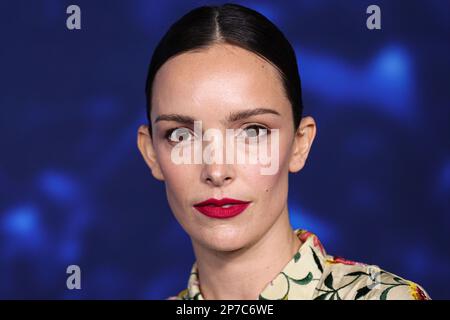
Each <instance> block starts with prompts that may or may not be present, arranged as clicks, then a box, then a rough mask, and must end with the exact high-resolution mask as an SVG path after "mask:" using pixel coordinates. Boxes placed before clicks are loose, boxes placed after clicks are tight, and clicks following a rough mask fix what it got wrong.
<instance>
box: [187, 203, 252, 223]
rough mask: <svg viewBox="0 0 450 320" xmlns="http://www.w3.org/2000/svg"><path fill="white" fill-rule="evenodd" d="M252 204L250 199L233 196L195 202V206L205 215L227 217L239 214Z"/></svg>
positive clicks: (219, 217)
mask: <svg viewBox="0 0 450 320" xmlns="http://www.w3.org/2000/svg"><path fill="white" fill-rule="evenodd" d="M249 205H250V201H241V200H236V199H231V198H223V199H220V200H218V199H214V198H210V199H208V200H205V201H202V202H199V203H196V204H194V208H195V209H197V211H199V212H200V213H203V214H204V215H205V216H208V217H211V218H218V219H225V218H231V217H234V216H237V215H238V214H240V213H242V212H243V211H244V210H245V209H247V207H248V206H249Z"/></svg>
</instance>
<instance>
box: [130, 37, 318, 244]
mask: <svg viewBox="0 0 450 320" xmlns="http://www.w3.org/2000/svg"><path fill="white" fill-rule="evenodd" d="M256 109H259V110H262V109H267V110H265V111H262V112H258V113H255V112H254V111H255V110H256ZM252 110H253V111H252ZM233 115H234V117H233ZM236 115H238V116H236ZM151 119H152V136H151V137H150V136H149V135H148V133H147V132H146V126H141V128H140V129H139V138H138V145H139V148H140V150H141V152H142V154H143V156H144V158H145V160H146V161H147V163H148V165H149V166H150V167H151V169H152V173H153V175H154V176H155V177H156V178H158V179H160V180H164V181H165V186H166V193H167V198H168V201H169V204H170V207H171V209H172V211H173V213H174V215H175V217H176V219H177V220H178V222H179V223H180V224H181V225H182V227H183V228H184V229H185V231H186V232H187V233H188V234H189V235H190V237H191V238H192V240H193V241H195V242H197V243H198V244H200V245H203V246H206V247H208V248H211V249H215V250H220V251H232V250H236V249H240V248H243V247H246V246H249V245H250V244H252V243H255V242H256V241H257V240H258V239H259V238H260V237H261V236H262V235H263V234H264V233H266V232H267V231H268V230H269V229H270V228H271V226H272V225H274V223H275V222H276V220H277V219H278V218H279V217H280V215H281V214H287V211H286V210H285V209H286V205H287V193H288V173H289V171H298V170H300V169H301V168H302V167H303V164H304V161H305V160H306V157H307V154H308V151H309V148H310V145H311V143H312V140H313V138H314V135H315V127H314V120H312V118H310V117H306V118H304V119H303V120H302V124H301V125H300V127H299V129H298V131H295V130H294V126H293V115H292V110H291V106H290V102H289V100H288V99H287V97H286V94H285V91H284V89H283V86H282V82H281V80H280V76H279V73H278V72H277V70H276V69H275V68H274V67H273V66H272V65H271V64H270V63H268V62H267V61H265V60H264V59H262V58H260V57H258V56H257V55H256V54H254V53H252V52H250V51H247V50H245V49H242V48H240V47H236V46H232V45H228V44H220V45H214V46H211V47H209V48H207V49H202V50H201V51H195V52H194V51H191V52H187V53H183V54H181V55H178V56H175V57H173V58H171V59H170V60H168V61H167V62H166V63H165V64H164V65H163V66H162V67H161V68H160V69H159V70H158V72H157V74H156V77H155V80H154V83H153V91H152V111H151ZM191 120H198V121H201V125H202V130H203V131H206V130H208V129H212V128H213V129H218V130H220V132H222V133H223V137H225V136H226V135H225V130H226V129H237V131H236V132H240V133H239V134H240V136H241V137H242V134H244V135H246V134H249V135H250V136H251V134H252V133H256V134H261V132H263V131H260V129H259V128H267V129H268V132H270V130H271V129H278V133H279V140H278V145H277V149H278V150H277V151H278V170H276V171H275V172H274V173H273V174H269V175H264V174H261V167H267V165H261V164H248V163H236V161H234V162H233V163H224V164H217V163H212V164H207V163H200V164H198V163H197V164H195V163H194V164H183V163H182V164H179V163H175V162H174V161H173V154H172V151H173V149H174V148H175V147H176V146H177V145H178V147H179V146H180V145H179V143H184V144H186V143H187V144H189V143H191V142H190V141H193V140H194V139H195V138H194V134H193V132H194V127H193V124H192V123H191V122H190V121H191ZM250 128H251V129H253V130H254V131H251V130H250ZM239 129H241V131H239ZM305 130H306V131H307V134H303V135H302V134H300V131H305ZM180 136H181V137H182V138H183V139H184V141H182V142H178V141H179V140H180V139H179V137H180ZM197 138H198V137H197ZM266 138H267V139H269V140H270V133H269V135H268V136H266ZM191 139H192V140H191ZM271 143H274V142H271ZM203 147H205V142H203ZM223 152H224V153H226V150H225V151H223ZM210 198H215V199H223V198H233V199H237V200H241V201H245V202H249V205H248V207H247V208H246V209H245V210H244V211H243V212H242V213H240V214H238V215H236V216H233V217H231V218H225V219H223V218H222V219H219V218H213V217H210V216H207V215H205V214H202V213H200V212H199V211H198V210H197V209H196V208H195V207H194V205H195V204H198V203H200V202H202V201H205V200H207V199H210Z"/></svg>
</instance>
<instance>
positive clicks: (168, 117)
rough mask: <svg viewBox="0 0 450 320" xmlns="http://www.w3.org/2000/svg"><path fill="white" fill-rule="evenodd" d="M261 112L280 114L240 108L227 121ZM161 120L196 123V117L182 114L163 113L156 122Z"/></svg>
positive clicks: (264, 112)
mask: <svg viewBox="0 0 450 320" xmlns="http://www.w3.org/2000/svg"><path fill="white" fill-rule="evenodd" d="M261 114H274V115H277V116H280V113H279V112H278V111H275V110H273V109H268V108H256V109H248V110H240V111H235V112H232V113H230V114H229V115H228V117H227V119H226V122H228V123H231V122H236V121H239V120H244V119H247V118H250V117H252V116H257V115H261ZM159 121H175V122H179V123H182V124H185V125H194V121H195V119H194V118H192V117H190V116H186V115H181V114H162V115H159V116H158V117H156V120H155V123H157V122H159Z"/></svg>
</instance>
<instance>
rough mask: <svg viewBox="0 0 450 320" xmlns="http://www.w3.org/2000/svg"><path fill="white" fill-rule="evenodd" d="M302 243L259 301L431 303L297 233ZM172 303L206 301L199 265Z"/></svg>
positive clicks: (400, 282)
mask: <svg viewBox="0 0 450 320" xmlns="http://www.w3.org/2000/svg"><path fill="white" fill-rule="evenodd" d="M295 233H296V235H297V236H298V237H299V239H300V240H301V241H302V242H303V244H302V245H301V246H300V248H299V250H298V252H297V253H295V255H294V256H293V258H292V260H291V261H289V262H288V264H287V265H286V266H285V267H284V269H283V270H282V271H281V272H280V273H279V274H278V275H277V276H276V277H275V279H273V280H272V281H271V282H270V283H268V284H267V286H266V287H265V288H264V290H263V291H262V292H261V293H260V295H259V300H329V299H331V300H353V299H355V300H357V299H367V300H371V299H377V300H378V299H379V300H392V299H395V300H429V299H430V297H429V295H428V294H427V293H426V292H425V290H424V289H423V288H422V287H421V286H419V285H418V284H416V283H414V282H411V281H408V280H405V279H403V278H401V277H398V276H396V275H394V274H392V273H389V272H386V271H384V270H381V269H380V268H379V267H378V266H376V265H367V264H363V263H359V262H354V261H350V260H346V259H344V258H341V257H338V256H331V255H327V254H326V252H325V249H324V247H323V246H322V244H321V243H320V241H319V239H318V238H317V236H316V235H315V234H313V233H311V232H308V231H306V230H302V229H296V230H295ZM168 299H170V300H204V298H203V296H202V293H201V291H200V283H199V277H198V270H197V264H196V263H194V265H193V266H192V270H191V274H190V277H189V281H188V286H187V289H185V290H183V291H181V292H180V293H178V295H177V296H173V297H169V298H168Z"/></svg>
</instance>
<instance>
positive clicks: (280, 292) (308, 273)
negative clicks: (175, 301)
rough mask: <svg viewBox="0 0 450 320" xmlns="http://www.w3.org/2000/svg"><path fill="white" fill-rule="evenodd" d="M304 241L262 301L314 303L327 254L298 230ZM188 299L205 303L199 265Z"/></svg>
mask: <svg viewBox="0 0 450 320" xmlns="http://www.w3.org/2000/svg"><path fill="white" fill-rule="evenodd" d="M294 232H295V234H296V235H297V236H298V238H299V239H300V240H301V241H302V245H301V246H300V248H299V250H298V251H297V252H296V253H295V254H294V256H293V257H292V259H291V260H290V261H289V262H288V263H287V264H286V265H285V267H284V268H283V270H282V271H281V272H280V273H279V274H278V275H277V276H276V277H275V278H274V279H273V280H272V281H270V283H268V284H267V286H266V287H265V288H264V289H263V291H262V292H261V293H260V295H259V299H260V300H304V299H305V300H307V299H312V297H313V295H314V291H315V288H316V287H317V284H318V282H319V281H320V279H321V276H322V274H323V266H324V264H325V261H326V256H327V255H326V252H325V249H324V248H323V246H322V244H321V243H320V241H319V239H318V238H317V236H316V235H315V234H313V233H311V232H309V231H306V230H303V229H296V230H294ZM184 293H185V296H184V299H188V300H204V298H203V296H202V293H201V291H200V282H199V277H198V269H197V262H195V263H194V264H193V266H192V269H191V274H190V276H189V280H188V287H187V289H186V290H184Z"/></svg>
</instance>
